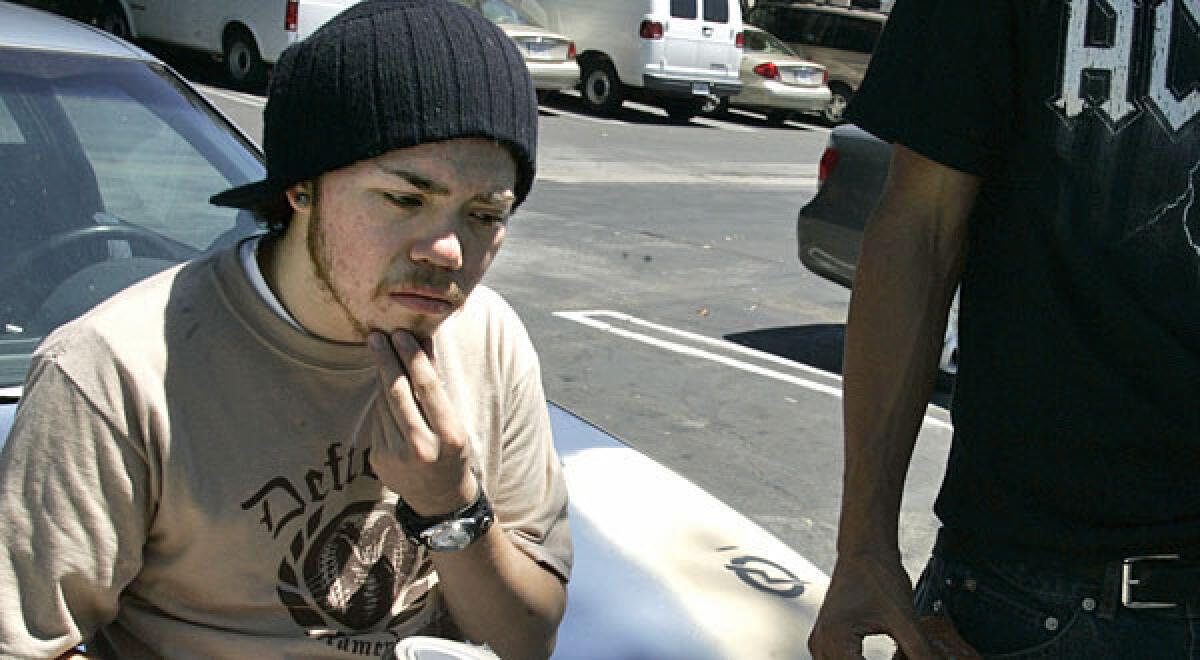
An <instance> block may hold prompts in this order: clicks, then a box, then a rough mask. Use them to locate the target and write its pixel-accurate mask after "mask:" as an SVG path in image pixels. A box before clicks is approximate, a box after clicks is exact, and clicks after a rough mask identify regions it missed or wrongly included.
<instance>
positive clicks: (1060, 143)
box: [849, 0, 1200, 558]
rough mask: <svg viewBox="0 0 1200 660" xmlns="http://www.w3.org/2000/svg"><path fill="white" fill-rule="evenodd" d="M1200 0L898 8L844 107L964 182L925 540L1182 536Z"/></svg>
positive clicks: (1027, 550)
mask: <svg viewBox="0 0 1200 660" xmlns="http://www.w3.org/2000/svg"><path fill="white" fill-rule="evenodd" d="M1198 7H1200V3H1197V2H1195V1H1193V0H1164V1H1163V2H1159V3H1155V2H1143V1H1135V0H1107V2H1103V3H1102V2H1094V1H1089V0H979V1H978V2H975V1H968V0H907V1H906V0H899V1H898V2H897V3H896V6H895V8H894V10H893V12H892V14H891V16H890V18H889V20H888V27H887V28H886V30H885V32H884V36H883V38H882V39H881V41H880V44H879V47H878V49H877V50H876V53H875V56H874V58H873V61H872V64H871V69H870V72H869V74H868V76H867V80H866V81H865V82H864V84H863V87H862V89H861V90H860V91H859V92H858V95H857V96H856V97H855V99H854V102H853V103H852V105H851V107H850V110H849V117H850V119H851V120H852V121H854V122H856V123H858V124H860V125H862V126H863V127H864V128H866V129H868V130H870V131H871V132H873V133H876V134H877V135H879V136H880V137H882V138H884V139H886V140H889V141H892V142H896V143H900V144H904V145H905V146H907V147H909V148H911V149H913V150H914V151H917V152H918V153H921V154H923V155H925V156H927V157H929V158H932V159H933V160H936V161H938V162H941V163H943V164H946V165H948V166H950V167H953V168H955V169H958V170H962V171H965V172H969V173H972V174H977V175H980V176H982V177H984V184H983V187H982V189H981V191H980V196H979V199H978V202H977V204H976V207H975V209H974V211H973V213H972V216H971V219H970V225H969V231H968V248H967V250H968V251H967V258H966V262H965V269H964V273H963V280H962V290H961V293H962V297H961V307H960V354H959V359H960V366H959V374H958V380H957V385H956V391H955V398H954V406H953V417H954V424H955V435H954V441H953V443H952V447H951V451H950V459H949V464H948V467H947V473H946V478H945V482H944V483H943V485H942V491H941V493H940V495H939V497H938V501H937V505H936V511H937V513H938V516H939V517H940V518H941V520H942V522H943V524H944V526H945V527H944V529H943V531H942V534H941V537H940V540H939V543H940V545H941V546H942V547H943V548H945V549H946V550H948V551H951V552H960V553H972V554H975V555H979V556H988V557H1059V556H1063V555H1067V556H1076V557H1082V558H1114V557H1120V556H1124V555H1129V554H1136V553H1143V552H1158V551H1164V550H1177V549H1197V550H1200V12H1198V11H1197V8H1198Z"/></svg>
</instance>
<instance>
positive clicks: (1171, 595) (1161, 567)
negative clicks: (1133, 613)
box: [1121, 554, 1200, 610]
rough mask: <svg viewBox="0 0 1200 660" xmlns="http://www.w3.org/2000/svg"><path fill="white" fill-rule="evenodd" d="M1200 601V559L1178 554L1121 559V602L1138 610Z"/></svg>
mask: <svg viewBox="0 0 1200 660" xmlns="http://www.w3.org/2000/svg"><path fill="white" fill-rule="evenodd" d="M1185 604H1200V560H1196V559H1184V558H1183V557H1180V556H1179V555H1175V554H1164V555H1142V556H1140V557H1127V558H1125V559H1123V560H1121V605H1123V606H1125V607H1128V608H1129V609H1135V610H1146V609H1162V608H1167V607H1176V606H1178V605H1185Z"/></svg>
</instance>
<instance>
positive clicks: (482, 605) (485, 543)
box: [368, 331, 566, 659]
mask: <svg viewBox="0 0 1200 660" xmlns="http://www.w3.org/2000/svg"><path fill="white" fill-rule="evenodd" d="M368 343H369V345H370V347H371V350H372V351H373V353H374V355H375V359H376V361H377V364H378V366H379V370H380V377H381V382H382V383H383V385H384V388H385V395H386V396H387V399H388V408H389V410H390V414H391V415H392V418H393V419H394V421H395V422H396V424H397V426H398V427H399V430H400V435H401V436H402V437H400V438H397V439H393V441H391V442H387V443H385V445H383V446H378V447H373V448H372V452H371V464H372V467H373V468H374V469H375V472H376V474H378V475H379V476H380V479H382V480H383V482H384V484H386V485H387V486H388V487H389V488H391V489H392V490H393V491H395V492H396V493H397V494H398V495H400V496H401V497H402V498H403V499H404V501H405V502H406V503H407V504H408V505H409V506H410V507H411V508H412V509H413V510H414V511H416V512H417V513H418V514H420V515H422V516H432V515H439V514H443V513H446V512H449V511H455V510H458V509H460V508H462V507H463V506H464V505H466V504H468V503H470V502H472V501H474V499H475V497H476V494H477V490H476V489H477V487H478V486H477V484H476V480H475V478H474V477H473V476H472V475H471V472H470V469H469V462H470V457H469V456H468V452H467V445H468V442H467V436H466V431H465V430H464V429H463V427H462V424H461V422H460V421H459V419H458V416H457V411H456V410H454V408H453V406H452V404H451V403H450V401H449V399H448V397H447V395H446V392H445V389H444V388H443V386H442V385H441V382H440V380H439V378H438V375H437V371H436V369H435V368H434V366H433V363H432V362H431V359H430V354H429V352H428V350H427V349H426V348H425V347H423V346H422V345H421V344H420V342H418V340H417V339H416V338H415V337H413V336H412V335H411V334H409V333H407V332H404V331H397V332H395V333H393V334H392V335H391V337H390V340H389V338H388V337H385V336H384V335H382V334H381V333H374V334H372V336H371V337H370V339H369V342H368ZM500 522H503V521H502V520H500V521H498V523H500ZM431 555H432V557H433V563H434V566H435V568H436V569H437V572H438V579H439V584H440V585H441V589H442V594H443V596H444V597H445V601H446V606H447V608H448V609H449V610H450V614H451V615H452V616H453V618H454V622H455V624H456V625H457V626H458V628H459V630H460V631H461V632H462V633H463V635H464V636H465V637H466V638H467V639H469V640H471V641H472V642H475V643H487V644H488V645H489V646H491V647H492V649H494V650H495V651H496V653H497V654H498V655H500V656H501V657H503V658H513V659H524V658H544V657H548V656H549V655H550V652H551V651H552V650H553V648H554V639H555V632H556V630H557V629H558V624H559V621H560V620H561V619H562V616H563V612H564V610H565V609H566V588H565V586H564V585H563V584H562V582H560V581H559V579H558V577H557V576H555V575H554V574H553V573H551V572H550V571H549V570H547V569H545V568H543V567H542V566H541V565H539V564H538V563H537V562H536V561H534V560H533V559H532V558H531V557H529V556H528V555H526V554H525V553H524V552H521V551H520V550H519V549H518V548H517V547H516V545H514V544H513V542H512V540H511V539H510V538H509V537H508V535H507V534H506V533H505V532H504V531H503V530H502V528H501V526H500V525H499V524H495V525H493V526H492V527H491V529H489V530H488V532H487V534H485V535H484V536H483V537H481V538H480V539H478V540H477V541H475V543H472V544H471V545H470V546H469V547H467V548H466V549H465V550H462V551H458V552H441V553H439V552H434V553H431Z"/></svg>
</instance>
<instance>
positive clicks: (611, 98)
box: [582, 58, 625, 116]
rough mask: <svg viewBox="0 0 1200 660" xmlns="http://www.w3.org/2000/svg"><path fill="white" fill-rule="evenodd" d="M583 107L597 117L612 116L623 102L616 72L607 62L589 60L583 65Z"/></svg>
mask: <svg viewBox="0 0 1200 660" xmlns="http://www.w3.org/2000/svg"><path fill="white" fill-rule="evenodd" d="M582 78H583V80H582V86H583V95H582V96H583V105H584V107H585V108H587V109H588V110H589V111H590V112H593V113H595V114H598V115H604V116H608V115H613V114H616V112H617V110H618V109H619V108H620V107H621V103H622V101H624V100H625V99H624V96H625V90H624V88H623V87H622V86H621V81H620V80H619V79H618V78H617V71H616V69H614V68H613V65H612V64H611V63H610V62H608V61H607V60H603V59H598V58H590V59H588V60H587V61H586V62H584V63H583V76H582Z"/></svg>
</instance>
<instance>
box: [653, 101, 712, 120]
mask: <svg viewBox="0 0 1200 660" xmlns="http://www.w3.org/2000/svg"><path fill="white" fill-rule="evenodd" d="M704 105H705V102H704V101H703V100H696V99H663V100H662V108H663V110H666V111H667V116H668V117H670V118H671V119H674V120H675V121H687V120H689V119H691V118H692V117H695V116H696V115H698V114H700V111H701V110H703V109H704Z"/></svg>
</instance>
